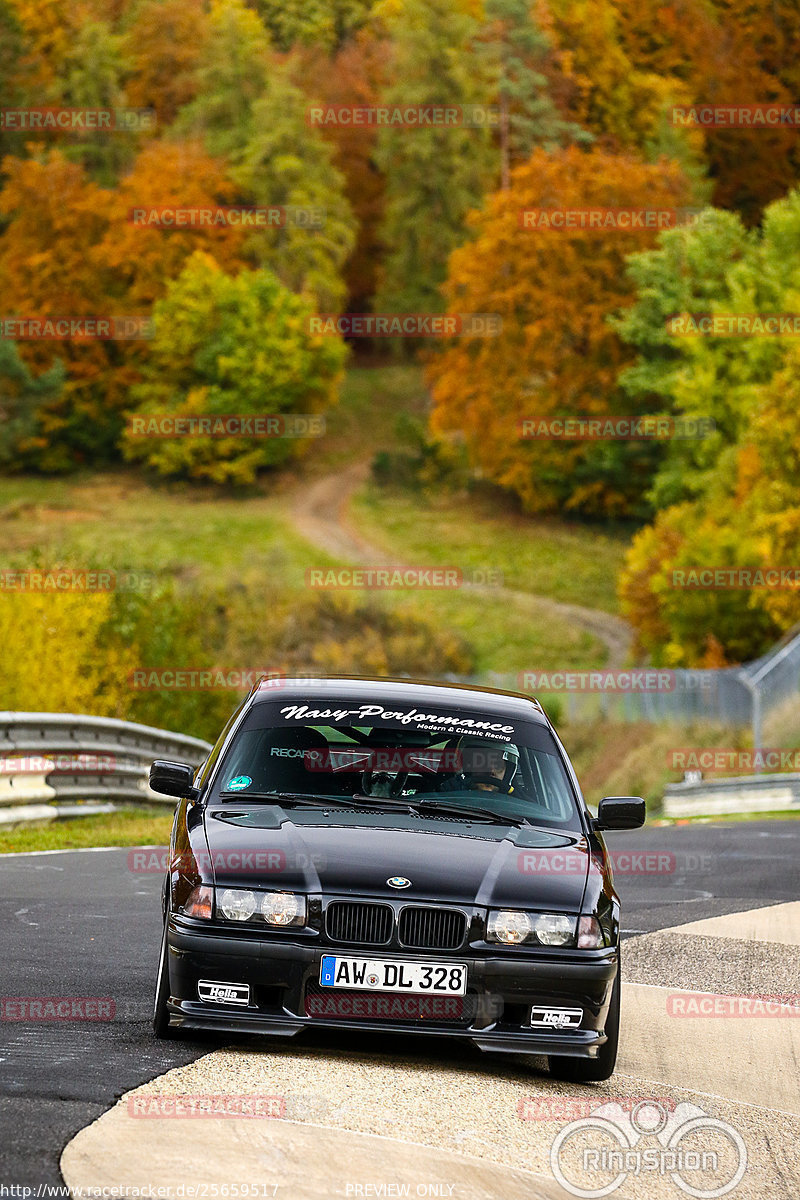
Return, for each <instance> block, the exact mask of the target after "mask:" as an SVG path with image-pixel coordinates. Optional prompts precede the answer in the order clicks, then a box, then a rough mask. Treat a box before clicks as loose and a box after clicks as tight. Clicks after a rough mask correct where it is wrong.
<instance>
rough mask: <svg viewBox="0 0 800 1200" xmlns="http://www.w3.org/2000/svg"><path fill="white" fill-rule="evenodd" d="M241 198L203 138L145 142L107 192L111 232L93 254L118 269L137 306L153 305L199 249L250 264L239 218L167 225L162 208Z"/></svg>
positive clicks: (228, 265)
mask: <svg viewBox="0 0 800 1200" xmlns="http://www.w3.org/2000/svg"><path fill="white" fill-rule="evenodd" d="M237 198H238V192H237V189H236V187H235V185H234V184H233V183H232V181H231V180H230V179H229V178H228V177H227V176H226V174H225V164H224V162H223V161H222V160H220V159H218V158H213V157H212V156H211V155H210V154H208V152H207V151H206V150H205V149H204V148H203V146H202V145H201V144H200V143H199V142H198V141H189V142H178V141H163V140H158V141H154V142H151V143H150V144H148V145H146V146H145V147H144V149H143V150H142V152H141V153H140V154H139V155H138V157H137V159H136V161H135V163H134V164H133V167H132V169H131V171H130V172H129V173H128V174H127V175H125V176H124V177H123V179H122V180H121V181H120V184H119V187H118V188H116V189H115V190H114V191H113V192H108V193H106V196H105V215H106V218H107V222H108V223H107V226H106V231H105V234H104V236H103V237H102V239H101V240H100V242H99V243H98V245H97V248H96V251H95V252H94V257H95V260H96V261H97V262H98V264H100V265H101V266H102V268H103V269H104V270H105V271H107V272H108V273H109V275H111V276H113V278H114V280H115V282H116V284H117V285H118V286H119V287H120V289H121V291H122V292H123V294H124V295H125V297H126V302H127V303H128V305H129V306H131V307H132V308H133V309H135V310H136V311H144V312H149V310H150V307H151V305H152V304H153V303H154V301H156V300H159V299H161V297H163V296H164V294H165V292H166V290H167V288H168V286H169V284H170V283H171V282H172V281H173V280H175V279H177V277H178V275H180V273H181V271H182V270H183V267H184V266H185V264H186V261H187V259H188V258H189V257H190V256H191V255H192V254H193V253H194V252H195V251H196V250H204V251H205V252H206V253H208V254H211V255H212V256H213V257H214V258H215V259H216V260H217V262H219V264H220V265H221V266H222V267H223V268H224V269H225V270H227V271H232V272H235V271H236V270H239V269H240V268H241V267H243V266H245V265H247V264H248V262H249V259H248V257H247V256H246V255H245V253H244V250H243V244H244V240H245V236H246V234H245V232H244V230H243V229H242V228H241V227H239V226H236V225H227V224H226V225H215V226H211V225H202V224H195V225H186V226H182V227H178V226H174V227H170V226H168V225H163V224H161V223H160V222H159V210H160V209H162V208H171V207H176V208H185V209H188V210H203V209H214V208H218V207H224V206H226V205H229V204H232V203H233V202H234V201H235V200H237Z"/></svg>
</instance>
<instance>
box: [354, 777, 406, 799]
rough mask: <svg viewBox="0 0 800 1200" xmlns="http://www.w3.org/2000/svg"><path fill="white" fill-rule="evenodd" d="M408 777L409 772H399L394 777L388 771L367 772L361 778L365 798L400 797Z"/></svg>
mask: <svg viewBox="0 0 800 1200" xmlns="http://www.w3.org/2000/svg"><path fill="white" fill-rule="evenodd" d="M408 776H409V772H408V771H398V772H397V774H396V775H395V776H394V777H392V775H390V774H389V772H388V771H365V772H364V774H363V775H362V776H361V790H362V791H363V793H364V795H365V796H375V797H378V796H399V795H400V793H401V792H402V790H403V788H404V787H405V786H406V783H407V782H408Z"/></svg>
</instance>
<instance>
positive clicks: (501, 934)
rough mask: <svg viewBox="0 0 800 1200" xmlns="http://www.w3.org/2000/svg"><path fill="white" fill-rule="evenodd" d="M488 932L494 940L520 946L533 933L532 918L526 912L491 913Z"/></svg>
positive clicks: (503, 911)
mask: <svg viewBox="0 0 800 1200" xmlns="http://www.w3.org/2000/svg"><path fill="white" fill-rule="evenodd" d="M487 928H488V933H489V937H490V938H491V939H492V941H495V942H505V943H506V945H508V946H518V945H519V944H520V942H524V941H527V939H528V938H529V937H530V934H531V928H532V926H531V919H530V917H529V916H528V914H527V913H524V912H508V911H506V910H501V911H500V912H492V913H489V924H488V927H487Z"/></svg>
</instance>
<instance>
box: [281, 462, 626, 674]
mask: <svg viewBox="0 0 800 1200" xmlns="http://www.w3.org/2000/svg"><path fill="white" fill-rule="evenodd" d="M368 478H369V463H368V462H363V463H357V464H355V465H354V466H352V467H347V468H346V469H345V470H343V471H339V472H337V473H336V474H333V475H325V476H323V477H322V478H321V479H317V480H315V481H314V482H313V483H311V484H310V485H309V486H305V487H302V488H301V487H298V488H297V489H296V490H295V491H294V492H293V494H292V496H291V498H290V500H289V513H290V516H291V519H292V521H293V523H294V526H295V528H296V529H297V532H298V533H299V534H300V535H301V537H304V538H305V539H306V541H308V542H311V544H312V545H313V546H317V547H318V548H319V549H320V550H325V551H326V552H327V553H328V554H332V555H334V556H336V557H339V558H344V559H348V560H349V561H351V562H353V563H356V564H360V565H364V566H365V565H369V566H402V565H403V564H402V563H398V562H397V560H396V558H393V557H392V556H391V555H389V554H387V553H386V551H385V550H382V549H381V548H380V547H379V546H376V545H375V544H374V543H372V542H370V541H369V540H368V539H367V538H365V537H364V536H363V535H362V533H361V531H360V530H359V529H358V528H357V527H356V526H355V524H354V522H353V518H352V514H351V511H350V508H351V501H352V498H353V496H354V495H355V493H356V492H357V491H358V490H359V488H361V487H362V486H363V485H364V483H366V481H367V479H368ZM465 588H469V589H470V590H471V591H473V592H477V593H479V594H485V595H486V596H487V598H489V599H491V600H492V601H493V602H494V603H497V602H498V600H500V601H501V602H511V603H512V604H513V605H514V606H515V608H517V609H519V610H521V611H523V612H526V613H528V614H529V615H530V617H531V618H532V619H534V620H535V619H537V618H542V617H544V616H548V615H549V616H556V617H560V618H561V619H562V620H564V621H566V622H568V623H569V624H573V625H576V626H578V628H580V629H582V630H585V631H586V633H588V634H591V636H592V637H594V638H597V639H598V641H600V642H602V643H603V645H605V647H606V648H607V651H608V657H607V659H606V662H605V663H604V664H603V665H605V666H609V667H619V666H622V665H623V664H624V663H625V662H626V660H627V656H628V652H629V650H630V646H631V640H632V630H631V627H630V626H629V625H628V623H627V622H626V621H623V620H622V618H621V617H615V616H613V615H612V614H611V613H606V612H602V611H601V610H600V609H596V608H584V607H583V606H582V605H579V604H563V603H561V602H560V601H559V600H552V599H550V597H548V596H538V595H536V594H534V593H533V592H521V591H518V590H516V589H514V588H506V587H503V588H498V587H496V586H488V585H481V584H470V583H467V584H465Z"/></svg>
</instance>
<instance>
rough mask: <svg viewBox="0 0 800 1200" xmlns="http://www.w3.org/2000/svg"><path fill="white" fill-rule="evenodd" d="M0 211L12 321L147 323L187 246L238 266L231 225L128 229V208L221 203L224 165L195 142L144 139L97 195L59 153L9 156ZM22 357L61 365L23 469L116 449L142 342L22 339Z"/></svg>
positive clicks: (0, 255)
mask: <svg viewBox="0 0 800 1200" xmlns="http://www.w3.org/2000/svg"><path fill="white" fill-rule="evenodd" d="M4 169H5V171H6V172H7V174H8V181H7V184H6V186H5V188H4V190H3V191H2V193H0V214H5V215H6V216H7V217H8V219H9V225H8V228H7V230H6V232H5V234H4V236H3V237H2V238H0V291H2V292H3V293H4V294H5V295H7V296H9V297H13V298H14V299H13V305H9V313H8V315H15V316H35V317H43V316H71V317H78V316H81V317H86V316H125V315H133V316H147V315H148V313H149V312H150V308H151V306H152V304H153V302H154V301H155V300H157V299H159V298H160V297H162V296H163V295H164V294H165V292H166V290H167V287H168V285H169V283H170V281H171V280H172V279H174V278H176V277H177V276H178V275H179V274H180V272H181V270H182V268H183V266H184V264H185V262H186V260H187V259H188V258H189V256H190V255H191V254H193V253H194V251H195V250H199V249H202V250H205V251H206V252H207V253H210V254H211V255H212V256H213V257H214V258H215V259H216V260H217V261H218V262H219V263H220V265H221V266H222V267H223V268H224V269H225V270H228V271H234V272H235V271H236V270H238V269H239V268H241V267H242V266H243V265H245V260H244V259H243V258H242V256H241V253H240V247H241V243H242V238H243V234H242V232H241V231H240V230H239V229H237V228H230V229H228V228H209V227H198V228H190V227H187V228H179V229H164V228H158V227H157V226H153V225H137V224H134V223H133V221H132V220H131V214H132V212H133V210H134V209H136V208H140V209H144V210H145V211H146V212H149V211H150V210H151V207H152V208H155V207H159V206H163V205H171V204H176V205H181V206H187V207H206V208H207V207H209V206H212V205H214V204H224V203H226V202H230V201H231V199H232V198H233V196H234V190H233V188H232V185H231V184H230V183H229V182H228V181H227V180H226V179H225V176H224V172H223V168H222V165H221V164H220V163H219V161H218V160H216V159H213V158H211V157H210V156H209V155H208V154H206V153H205V151H204V150H202V149H201V148H200V147H199V146H197V145H193V144H186V145H183V144H173V143H166V142H156V143H152V144H150V145H148V146H146V148H145V149H144V150H143V151H142V153H141V154H140V156H139V157H138V159H137V161H136V163H135V164H134V167H133V170H132V171H131V173H130V174H129V175H128V176H127V177H125V179H124V180H123V181H122V184H121V185H120V187H119V188H118V189H106V188H100V187H98V186H97V185H96V184H95V183H94V182H93V181H92V180H90V179H89V178H87V176H86V173H85V171H84V170H83V169H82V168H81V167H80V166H79V165H78V164H76V163H71V162H68V161H67V160H65V159H64V157H63V156H62V155H61V154H60V153H59V152H58V151H54V152H52V153H51V154H50V155H48V156H43V157H42V158H40V159H39V158H37V159H28V160H20V159H13V158H8V159H6V161H5V164H4ZM20 350H21V354H22V357H23V359H24V361H25V362H26V363H27V364H28V365H29V366H30V367H31V368H33V369H34V370H36V371H39V370H46V369H48V368H49V367H51V366H52V364H53V363H54V362H55V361H56V360H61V361H63V363H64V365H65V367H66V371H67V382H66V384H65V387H64V390H63V393H62V394H61V395H60V396H59V397H58V398H57V399H55V400H52V401H51V402H49V403H46V404H45V405H43V407H42V410H41V412H40V414H39V422H38V423H39V429H38V432H37V433H36V434H35V435H34V436H32V437H29V438H26V440H25V442H24V443H23V444H21V445H20V446H19V448H18V454H19V456H20V462H21V463H22V464H23V465H24V464H25V463H28V464H29V465H30V466H34V467H36V468H37V469H39V470H61V469H65V468H67V467H69V466H71V465H74V464H75V463H76V462H91V461H94V460H96V459H101V460H102V459H104V458H107V457H109V456H111V455H113V454H114V453H115V446H116V443H117V439H118V436H119V432H120V428H121V412H122V410H123V409H124V407H125V404H126V401H127V393H128V389H129V388H130V386H131V385H132V384H133V383H135V382H136V381H137V379H138V378H139V374H140V366H141V363H142V361H143V358H144V356H145V354H146V353H147V343H146V341H143V340H139V339H137V340H131V341H122V340H118V341H114V340H110V341H31V342H23V343H21V344H20Z"/></svg>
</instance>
